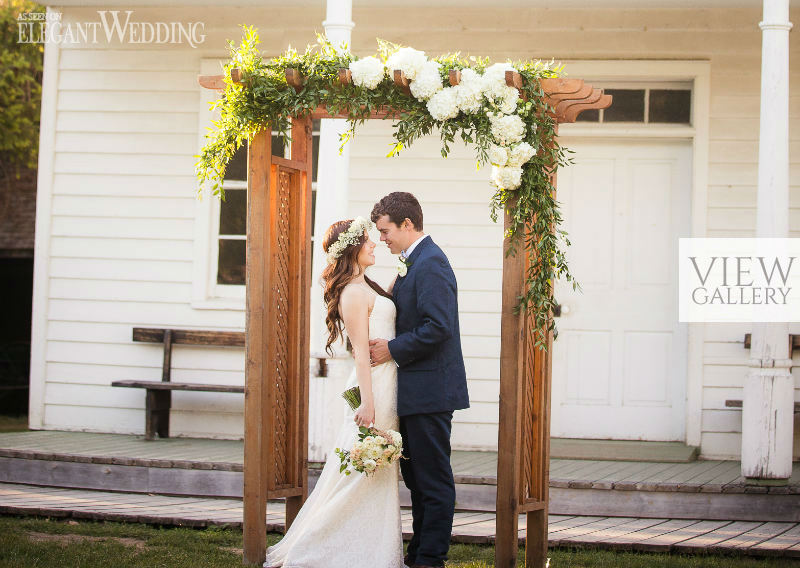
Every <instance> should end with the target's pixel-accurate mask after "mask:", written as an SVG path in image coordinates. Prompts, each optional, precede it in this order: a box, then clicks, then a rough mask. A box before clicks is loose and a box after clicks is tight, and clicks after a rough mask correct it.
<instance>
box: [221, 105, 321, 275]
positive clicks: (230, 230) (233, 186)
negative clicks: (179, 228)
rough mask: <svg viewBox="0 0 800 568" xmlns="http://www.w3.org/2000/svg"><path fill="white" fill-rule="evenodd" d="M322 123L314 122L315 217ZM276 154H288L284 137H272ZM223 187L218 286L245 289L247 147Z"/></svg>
mask: <svg viewBox="0 0 800 568" xmlns="http://www.w3.org/2000/svg"><path fill="white" fill-rule="evenodd" d="M319 124H320V122H319V120H315V121H314V125H313V133H312V136H313V154H312V158H313V162H312V171H311V196H312V217H313V211H314V205H315V204H316V196H317V162H318V153H319ZM272 155H273V156H283V155H284V147H283V138H281V137H280V136H275V135H273V136H272ZM223 188H225V201H221V202H220V204H219V236H218V238H217V243H218V246H217V275H216V283H217V284H218V285H221V286H242V285H244V283H245V241H246V238H247V147H246V146H242V147H241V148H240V149H239V151H238V152H236V154H235V155H234V157H233V159H232V160H231V162H230V163H229V164H228V167H227V168H226V170H225V180H224V182H223ZM312 231H313V219H312ZM312 242H313V236H312ZM312 250H313V247H312Z"/></svg>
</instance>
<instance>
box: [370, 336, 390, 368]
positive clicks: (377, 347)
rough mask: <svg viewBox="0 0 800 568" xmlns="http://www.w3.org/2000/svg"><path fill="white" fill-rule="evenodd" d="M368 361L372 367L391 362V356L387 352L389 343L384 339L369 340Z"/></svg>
mask: <svg viewBox="0 0 800 568" xmlns="http://www.w3.org/2000/svg"><path fill="white" fill-rule="evenodd" d="M369 360H370V363H371V364H372V366H373V367H374V366H376V365H382V364H383V363H386V362H387V361H391V360H392V354H391V353H390V352H389V341H388V340H386V339H370V340H369Z"/></svg>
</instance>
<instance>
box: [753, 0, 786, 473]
mask: <svg viewBox="0 0 800 568" xmlns="http://www.w3.org/2000/svg"><path fill="white" fill-rule="evenodd" d="M759 27H760V28H761V30H762V50H761V124H760V135H759V148H758V200H757V203H758V210H757V226H756V236H757V237H788V236H789V30H791V28H792V24H791V22H789V0H764V20H763V21H762V22H761V23H760V24H759ZM751 338H752V339H751V347H750V372H749V373H748V376H747V378H746V379H745V385H744V393H743V409H742V475H743V476H744V477H747V478H749V479H751V480H753V481H756V480H776V481H779V480H787V479H788V478H789V477H790V476H791V475H792V436H793V422H794V414H793V413H794V378H793V377H792V373H791V367H792V355H791V352H790V347H789V325H788V324H786V323H758V324H754V325H753V332H752V336H751Z"/></svg>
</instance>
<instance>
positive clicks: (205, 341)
mask: <svg viewBox="0 0 800 568" xmlns="http://www.w3.org/2000/svg"><path fill="white" fill-rule="evenodd" d="M133 341H140V342H144V343H163V344H164V361H163V363H162V366H161V380H160V381H128V380H124V381H114V382H112V383H111V386H112V387H126V388H137V389H147V395H146V398H145V427H144V431H145V436H144V437H145V439H147V440H154V439H155V438H156V435H158V437H159V438H169V411H170V408H171V407H172V391H176V390H180V391H200V392H235V393H244V386H236V385H209V384H203V383H173V382H172V381H171V380H170V378H171V372H172V346H173V345H176V344H179V345H216V346H223V347H244V332H243V331H206V330H196V329H160V328H148V327H134V328H133Z"/></svg>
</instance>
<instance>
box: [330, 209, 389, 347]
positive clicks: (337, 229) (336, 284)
mask: <svg viewBox="0 0 800 568" xmlns="http://www.w3.org/2000/svg"><path fill="white" fill-rule="evenodd" d="M352 222H353V219H345V220H344V221H337V222H336V223H334V224H333V225H331V226H330V227H328V230H327V231H325V236H324V237H323V239H322V248H323V249H324V250H325V252H326V253H327V252H328V249H329V248H330V246H331V245H332V244H333V243H335V242H336V241H337V239H338V238H339V235H341V234H342V233H343V232H344V231H346V230H347V229H348V228H349V227H350V224H351V223H352ZM366 242H367V236H366V234H364V235H362V236H361V238H360V239H359V241H358V242H357V243H356V244H354V245H350V246H349V247H347V248H346V249H345V250H344V252H342V254H341V256H339V258H337V259H336V260H334V261H333V262H331V263H329V264H328V265H327V266H326V267H325V270H323V271H322V282H323V287H324V291H323V294H322V297H323V298H324V300H325V305H326V306H327V307H328V313H327V315H326V316H325V325H326V327H327V328H328V342H327V344H326V345H325V351H326V352H327V353H328V354H329V355H330V356H331V357H332V356H333V350H332V349H331V345H333V343H334V342H335V341H336V340H337V339H339V338H340V337H342V336H343V329H344V325H343V320H342V314H341V312H340V311H339V300H340V298H341V296H342V290H344V287H345V286H347V285H348V284H349V283H350V282H351V281H352V280H353V279H354V278H357V277H358V276H360V275H361V273H362V271H363V269H362V268H361V266H359V264H358V255H359V253H361V249H362V248H364V243H366ZM364 281H365V282H366V283H367V284H368V285H369V287H370V288H372V289H373V290H375V292H377V293H378V294H380V295H381V296H385V297H386V298H389V299H390V300H391V299H392V296H391V295H390V294H389V293H388V292H386V290H384V289H383V288H381V287H380V285H379V284H377V283H376V282H374V281H373V280H371V279H369V278H367V276H366V275H364Z"/></svg>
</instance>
